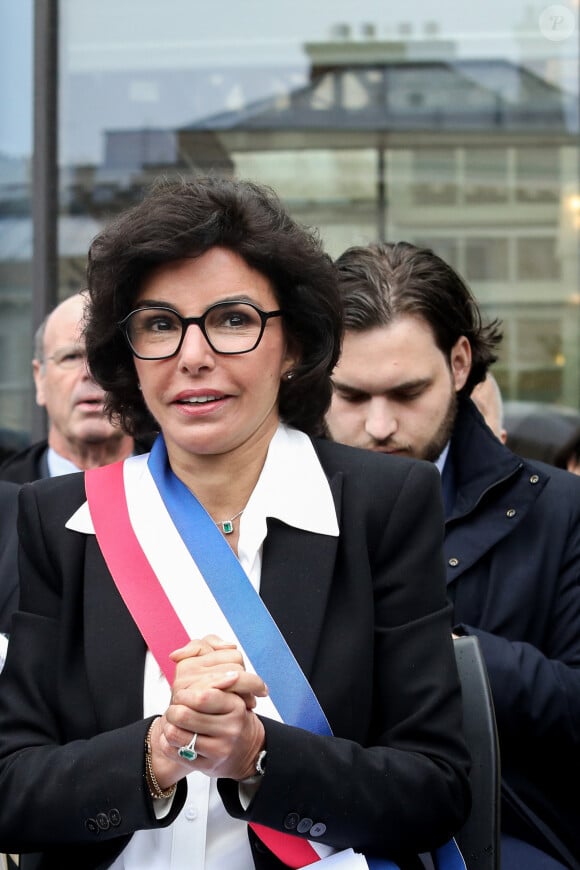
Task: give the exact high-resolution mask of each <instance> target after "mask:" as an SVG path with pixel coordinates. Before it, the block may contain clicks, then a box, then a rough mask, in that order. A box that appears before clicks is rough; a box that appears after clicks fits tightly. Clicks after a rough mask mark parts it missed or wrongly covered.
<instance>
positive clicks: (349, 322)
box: [335, 242, 502, 396]
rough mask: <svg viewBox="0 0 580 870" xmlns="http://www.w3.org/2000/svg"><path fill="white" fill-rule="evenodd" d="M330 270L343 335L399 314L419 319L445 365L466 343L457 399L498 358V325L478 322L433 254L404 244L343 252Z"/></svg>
mask: <svg viewBox="0 0 580 870" xmlns="http://www.w3.org/2000/svg"><path fill="white" fill-rule="evenodd" d="M335 265H336V266H337V268H338V281H339V288H340V293H341V297H342V304H343V311H344V328H345V330H346V331H348V330H352V331H355V332H362V331H365V330H367V329H372V328H373V327H375V326H385V325H387V324H388V323H391V321H393V320H395V318H397V317H399V316H401V315H416V316H418V317H422V318H423V319H424V320H425V321H426V322H427V323H428V324H429V326H430V327H431V329H432V330H433V335H434V337H435V342H436V344H437V347H438V348H439V350H440V351H441V352H442V353H443V355H444V356H445V359H446V360H447V361H448V362H449V363H450V358H451V350H452V348H453V346H454V345H455V343H456V342H457V340H458V339H459V338H460V337H461V336H462V335H464V336H465V337H466V338H467V339H468V341H469V344H470V345H471V354H472V364H471V371H470V373H469V377H468V379H467V381H466V383H465V385H464V386H463V388H462V389H461V390H460V391H459V392H460V393H461V394H464V395H467V396H469V395H470V394H471V391H472V390H473V388H474V386H475V385H476V384H478V383H479V382H480V381H483V380H484V379H485V375H486V373H487V370H488V368H489V366H490V365H491V364H492V363H494V362H495V361H496V359H497V354H496V353H495V348H496V347H497V346H498V344H499V343H500V341H501V339H502V333H501V329H500V326H501V324H500V321H499V320H497V319H495V320H492V321H491V322H489V323H487V324H484V323H483V320H482V316H481V312H480V309H479V306H478V304H477V301H476V299H475V297H474V296H473V294H472V293H471V291H470V290H469V288H468V287H467V285H466V283H465V281H463V279H462V278H461V277H460V276H459V275H458V274H457V272H455V271H454V270H453V269H452V268H451V266H449V265H448V264H447V263H446V262H445V261H444V260H442V259H441V258H440V257H438V256H437V255H436V254H434V253H433V251H431V250H430V249H429V248H418V247H416V246H415V245H411V244H409V243H408V242H397V243H396V244H388V243H377V244H372V245H368V246H367V247H352V248H348V250H346V251H345V252H344V253H343V254H341V256H340V257H339V258H338V259H337V260H336V263H335Z"/></svg>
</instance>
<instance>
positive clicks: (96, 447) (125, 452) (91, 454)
mask: <svg viewBox="0 0 580 870" xmlns="http://www.w3.org/2000/svg"><path fill="white" fill-rule="evenodd" d="M48 446H49V447H52V449H53V450H54V451H55V452H56V453H58V454H59V456H63V457H64V458H65V459H68V460H69V461H70V462H72V463H74V465H76V467H77V468H79V469H80V470H81V471H87V470H88V469H90V468H99V467H100V466H101V465H108V464H109V463H111V462H117V461H118V460H120V459H126V458H127V457H128V456H130V455H131V453H132V452H133V447H134V442H133V439H132V438H131V437H130V436H129V435H123V436H121V437H120V438H114V439H107V440H105V441H99V442H97V443H95V444H87V443H80V442H73V443H71V442H65V443H64V444H63V443H61V442H59V441H58V440H57V439H55V438H50V437H49V439H48Z"/></svg>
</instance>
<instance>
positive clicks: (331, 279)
mask: <svg viewBox="0 0 580 870" xmlns="http://www.w3.org/2000/svg"><path fill="white" fill-rule="evenodd" d="M218 246H219V247H223V248H227V249H229V250H230V251H233V252H234V253H236V254H238V255H239V256H240V257H242V258H243V259H244V261H245V262H246V263H247V264H248V265H249V266H250V267H251V268H253V269H256V270H257V271H258V272H260V273H261V274H262V275H264V276H266V277H267V278H268V279H269V280H270V282H271V283H272V286H273V289H274V293H275V295H276V298H277V302H278V305H279V307H280V308H281V309H282V313H283V324H284V331H285V335H286V338H287V340H288V345H289V349H290V350H291V352H293V353H296V354H297V357H298V363H297V364H296V365H295V366H294V367H293V377H292V379H291V380H288V381H286V380H282V383H281V387H280V394H279V411H280V417H281V419H282V420H283V421H284V422H286V423H288V424H289V425H292V426H295V427H296V428H298V429H301V430H303V431H304V432H307V433H308V434H316V433H317V432H320V431H322V428H323V422H322V421H323V417H324V414H325V412H326V410H327V407H328V405H329V403H330V396H331V385H330V374H331V372H332V369H333V367H334V365H335V363H336V361H337V358H338V355H339V351H340V339H341V334H342V317H341V306H340V296H339V293H338V287H337V280H336V271H335V269H334V266H333V263H332V260H331V259H330V257H329V256H328V255H327V254H326V253H325V252H324V250H323V248H322V245H321V243H320V240H319V237H318V233H317V232H316V231H315V230H313V229H309V228H306V227H303V226H301V225H299V224H298V223H296V222H295V221H294V220H292V218H291V217H290V216H289V215H288V213H287V212H286V210H285V209H284V207H283V206H282V204H281V202H280V200H279V199H278V197H277V196H276V194H275V193H274V192H273V191H272V190H270V189H269V188H266V187H262V186H259V185H257V184H254V183H252V182H249V181H236V180H232V179H225V178H217V177H208V178H198V179H194V180H192V181H187V182H186V181H178V182H167V181H164V182H160V183H158V184H157V185H155V186H154V187H153V188H152V190H151V191H150V192H149V194H148V195H147V196H146V197H145V198H144V199H143V201H142V202H141V203H139V204H138V205H137V206H135V207H133V208H132V209H130V210H128V211H126V212H124V213H123V214H121V215H120V216H119V217H118V218H117V219H116V220H114V221H113V222H112V223H111V224H110V225H109V226H108V227H106V228H105V229H104V230H103V231H102V232H100V233H99V235H97V237H96V238H95V239H94V241H93V243H92V245H91V248H90V251H89V260H88V267H87V277H88V291H89V296H90V305H89V309H88V314H87V321H86V325H85V338H86V346H87V357H88V363H89V367H90V369H91V372H92V374H93V376H94V377H95V379H96V380H97V382H98V383H100V384H101V386H102V387H103V388H104V389H105V390H106V391H107V392H108V400H107V409H108V411H109V413H110V414H111V416H112V417H114V418H116V419H118V420H119V422H120V423H121V425H122V426H123V428H124V429H125V430H126V431H128V432H129V433H130V434H132V435H138V434H141V433H143V432H149V431H151V430H152V429H154V428H156V424H155V421H153V420H152V419H151V417H150V415H149V412H148V410H147V408H146V406H145V403H144V401H143V397H142V395H141V393H140V391H139V388H138V383H137V377H136V373H135V366H134V361H133V357H132V354H131V352H130V350H129V348H128V347H127V345H126V342H125V340H124V337H123V335H122V333H121V331H120V329H119V328H118V326H117V324H118V323H119V321H121V320H122V319H123V318H124V317H125V316H126V315H127V314H129V313H130V312H131V311H132V310H133V308H134V305H135V299H136V298H137V296H138V294H139V291H140V288H141V286H142V285H143V282H144V280H145V279H146V277H147V276H148V275H149V274H150V273H151V272H152V271H153V270H154V269H155V268H156V267H157V266H159V265H160V264H162V263H169V262H172V261H175V260H180V259H184V258H187V257H199V256H201V255H202V254H204V253H206V252H207V251H209V250H210V249H211V248H214V247H218Z"/></svg>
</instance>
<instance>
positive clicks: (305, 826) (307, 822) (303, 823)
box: [296, 818, 312, 834]
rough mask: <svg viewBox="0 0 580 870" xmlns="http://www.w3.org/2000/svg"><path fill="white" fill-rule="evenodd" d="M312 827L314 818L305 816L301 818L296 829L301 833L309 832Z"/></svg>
mask: <svg viewBox="0 0 580 870" xmlns="http://www.w3.org/2000/svg"><path fill="white" fill-rule="evenodd" d="M311 827H312V819H307V818H304V819H300V821H299V822H298V825H297V827H296V830H297V831H298V833H299V834H307V833H308V831H309V830H310V828H311Z"/></svg>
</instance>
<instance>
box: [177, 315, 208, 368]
mask: <svg viewBox="0 0 580 870" xmlns="http://www.w3.org/2000/svg"><path fill="white" fill-rule="evenodd" d="M177 358H178V360H179V367H180V368H181V369H183V370H187V371H197V370H198V369H200V368H213V366H214V365H215V355H214V352H213V350H212V349H211V347H210V346H209V344H208V342H207V339H206V337H205V335H204V334H203V332H202V331H201V329H200V327H199V325H198V324H197V323H190V324H189V326H188V327H187V329H186V330H185V335H184V336H183V341H182V343H181V347H180V348H179V353H178V354H177Z"/></svg>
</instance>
